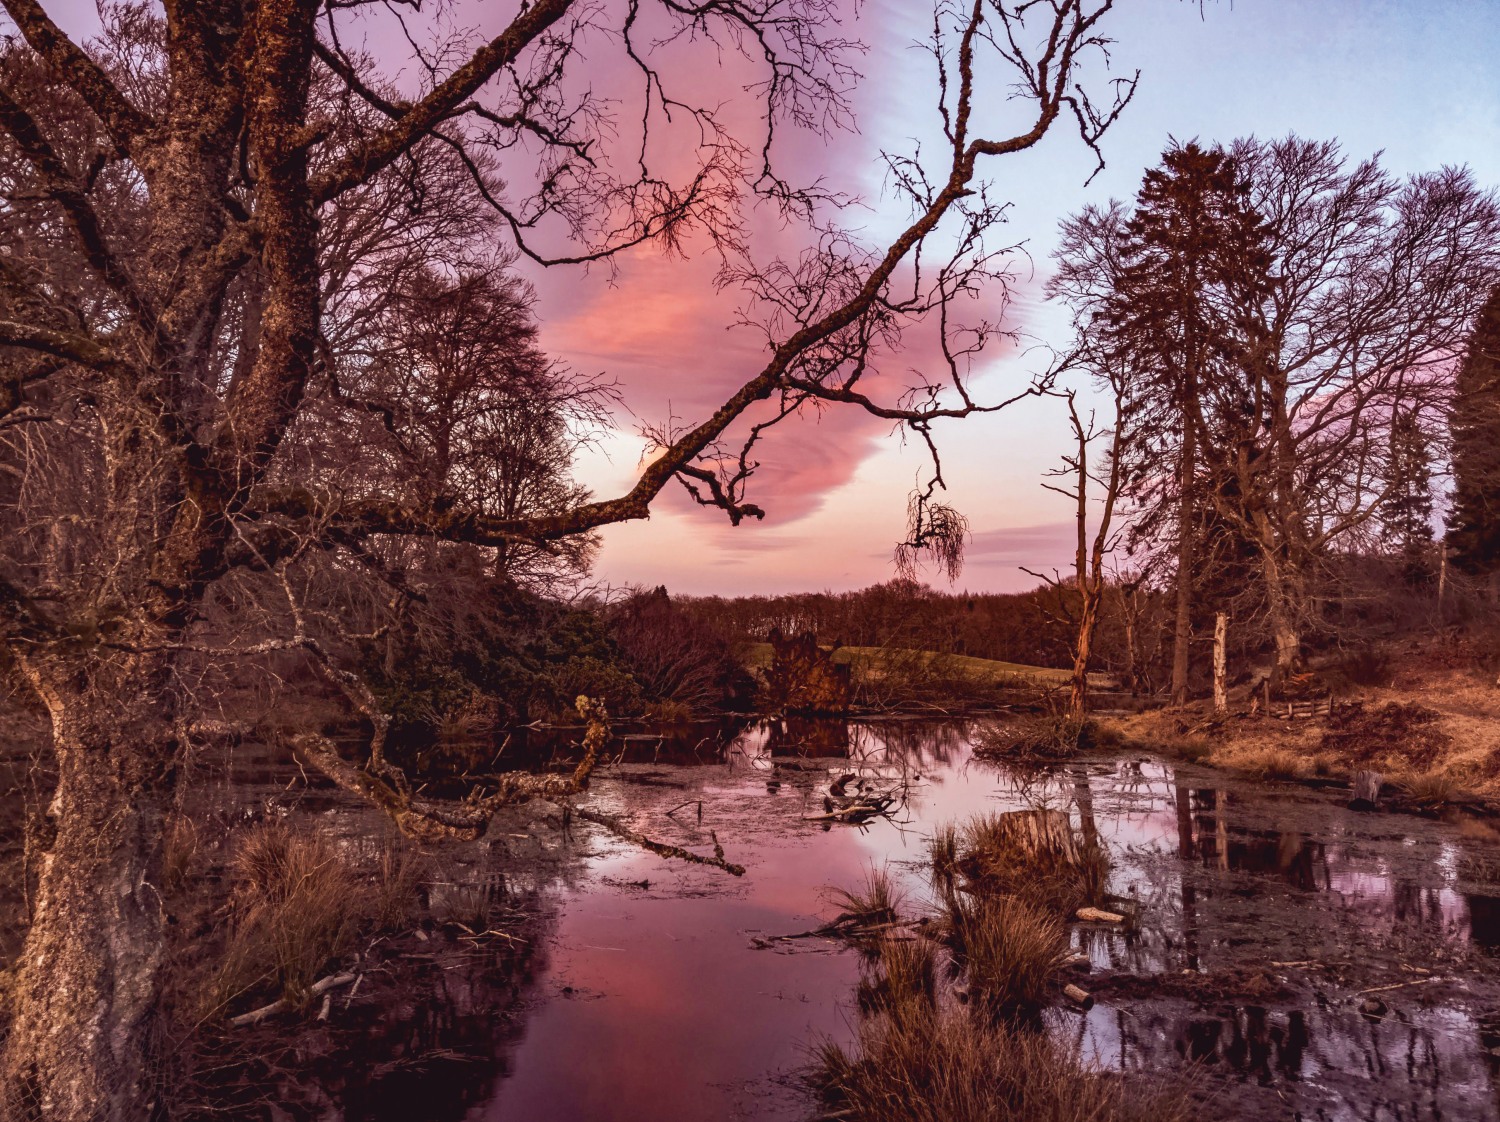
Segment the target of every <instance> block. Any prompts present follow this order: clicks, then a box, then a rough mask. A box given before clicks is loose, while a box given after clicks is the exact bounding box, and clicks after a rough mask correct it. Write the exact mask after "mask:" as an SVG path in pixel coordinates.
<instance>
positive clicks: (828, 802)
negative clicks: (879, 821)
mask: <svg viewBox="0 0 1500 1122" xmlns="http://www.w3.org/2000/svg"><path fill="white" fill-rule="evenodd" d="M895 803H896V796H895V795H894V794H889V793H888V794H883V795H873V794H871V795H859V796H857V797H855V798H852V799H850V800H849V801H848V802H847V804H846V805H843V806H840V805H838V804H837V803H835V802H834V800H833V798H832V797H829V798H826V799H824V800H823V811H824V812H823V813H822V814H811V815H808V816H807V817H806V818H805V819H803V821H805V822H847V823H852V824H855V825H857V824H859V823H861V822H868V821H869V820H870V819H872V818H878V817H880V816H881V815H882V814H885V813H886V812H887V811H888V810H890V808H891V807H892V806H894V805H895Z"/></svg>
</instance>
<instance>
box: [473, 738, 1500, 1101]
mask: <svg viewBox="0 0 1500 1122" xmlns="http://www.w3.org/2000/svg"><path fill="white" fill-rule="evenodd" d="M666 747H667V750H666V751H665V752H663V751H661V750H660V749H659V750H658V755H657V758H655V759H653V758H652V756H651V744H650V742H649V741H646V742H640V743H637V744H636V745H634V746H633V747H632V749H631V750H630V751H628V752H627V753H626V754H625V757H624V759H623V760H622V762H621V763H620V764H618V765H617V766H615V767H614V768H612V769H611V770H610V771H609V773H608V774H607V775H606V776H605V777H604V778H602V779H601V780H599V781H598V782H596V784H595V789H594V792H593V794H592V796H591V799H592V804H593V805H596V806H598V807H601V808H603V809H607V810H610V811H612V812H616V813H621V814H625V815H628V816H629V818H630V820H631V821H632V822H633V823H634V824H635V825H636V827H637V828H638V829H643V830H644V831H645V832H647V833H648V834H651V835H652V836H654V837H658V838H660V839H662V840H668V841H672V842H674V843H677V844H683V845H687V846H689V847H694V848H697V849H698V850H699V851H701V852H709V851H711V848H712V844H713V837H712V836H711V833H712V835H715V836H717V838H718V840H719V841H720V842H722V843H723V844H724V846H725V847H726V850H727V851H728V856H729V858H730V859H731V860H733V861H738V862H740V863H742V864H744V865H745V866H746V867H747V873H746V875H745V876H744V877H743V878H731V877H728V876H726V875H725V874H723V873H722V872H719V871H717V870H713V869H706V868H696V867H691V866H683V865H680V864H672V863H667V862H664V861H661V860H659V859H657V858H655V857H652V856H650V855H649V854H643V853H641V852H639V851H638V850H635V849H633V848H631V847H630V846H628V845H626V844H624V843H620V842H617V841H615V840H614V839H612V838H609V837H607V836H604V835H601V834H599V833H595V832H584V831H583V830H575V832H574V838H573V842H572V845H573V846H574V847H575V853H576V855H577V856H578V858H579V860H580V862H581V869H582V875H581V877H580V878H579V879H578V881H577V882H576V883H575V884H574V885H573V887H571V888H569V889H567V890H566V891H563V892H561V893H560V894H559V895H558V897H557V898H556V902H557V906H558V914H557V920H556V928H555V932H554V935H553V937H552V939H551V942H550V949H549V960H548V961H549V965H548V967H547V968H546V970H545V971H544V972H543V973H542V975H541V977H540V978H539V980H538V984H537V986H536V987H535V989H534V990H532V991H531V996H530V998H529V1004H530V1008H529V1011H528V1012H527V1013H526V1015H525V1016H524V1017H523V1018H521V1027H520V1029H519V1031H518V1035H517V1036H516V1038H515V1039H514V1042H513V1043H511V1044H510V1045H509V1046H508V1047H507V1049H506V1051H505V1071H504V1074H503V1075H497V1077H496V1078H495V1081H494V1088H493V1094H492V1097H491V1098H490V1099H489V1101H488V1102H487V1103H485V1104H484V1105H483V1106H482V1107H476V1108H474V1109H473V1110H471V1111H470V1113H469V1114H468V1117H469V1118H471V1119H486V1120H501V1119H504V1120H512V1119H513V1120H517V1122H519V1120H538V1122H546V1120H558V1122H561V1120H564V1119H568V1120H573V1119H597V1120H613V1122H636V1120H641V1122H644V1120H647V1119H652V1120H656V1119H682V1120H698V1119H705V1120H706V1119H726V1118H739V1119H767V1120H769V1119H788V1120H791V1119H806V1118H808V1117H809V1116H810V1115H812V1114H815V1113H816V1111H815V1110H814V1109H813V1108H812V1106H811V1104H810V1100H809V1099H808V1098H807V1096H806V1094H805V1092H804V1091H803V1090H802V1089H801V1085H800V1083H799V1082H798V1079H797V1074H798V1072H799V1070H800V1069H801V1068H803V1067H804V1066H805V1065H806V1063H807V1062H808V1059H809V1055H810V1050H811V1048H812V1047H814V1046H815V1045H816V1044H817V1043H818V1042H819V1041H820V1040H823V1039H832V1040H834V1041H836V1042H839V1043H847V1042H848V1041H849V1040H850V1039H851V1038H852V1036H853V1031H854V1025H855V1021H856V1018H857V1016H858V1014H857V1012H856V1011H855V1008H854V991H855V987H856V985H857V982H858V980H859V976H860V969H861V964H860V959H859V957H858V955H857V953H855V952H854V951H852V950H850V949H849V948H847V947H845V946H843V945H842V944H840V943H838V942H835V941H832V940H821V939H803V940H797V941H793V942H783V941H777V940H773V939H771V938H770V937H772V936H775V935H783V934H789V933H797V932H803V931H806V930H808V929H810V928H814V927H816V926H818V925H819V923H821V922H823V921H825V920H827V919H828V918H830V917H832V916H833V915H834V914H836V912H837V907H836V906H835V905H833V904H832V903H831V902H830V900H829V896H828V894H829V889H830V887H832V886H851V885H857V884H858V883H859V882H860V881H861V880H862V878H863V877H864V875H865V873H866V871H867V870H868V869H869V868H870V867H871V866H872V865H877V866H888V867H889V868H890V869H891V870H892V871H893V872H894V873H895V874H896V875H897V876H898V878H899V879H900V880H901V881H902V882H903V883H904V884H905V885H906V887H907V889H908V902H907V906H908V908H909V909H910V910H913V911H915V910H917V909H919V908H920V907H921V906H922V904H923V903H924V899H925V887H926V882H925V879H924V877H923V875H922V866H923V862H924V856H925V842H926V839H927V838H928V837H929V836H930V834H931V832H932V830H933V828H934V826H936V825H938V824H941V823H944V822H948V821H955V820H962V819H964V818H966V817H968V816H971V815H973V814H977V813H981V812H986V811H1003V810H1013V809H1023V808H1028V807H1036V806H1049V807H1052V808H1057V809H1067V810H1068V811H1069V812H1070V813H1071V815H1072V816H1073V819H1074V821H1075V822H1076V823H1077V824H1079V825H1080V826H1083V825H1085V820H1087V821H1088V822H1091V823H1092V826H1093V828H1094V829H1096V830H1097V831H1098V833H1099V835H1100V837H1101V838H1103V839H1104V841H1105V842H1106V843H1107V844H1108V846H1109V848H1110V851H1111V854H1112V857H1113V860H1114V871H1113V874H1112V878H1111V888H1112V890H1113V891H1115V892H1117V893H1119V894H1121V895H1122V896H1126V897H1134V898H1135V899H1136V900H1137V901H1139V904H1138V910H1139V914H1140V917H1141V920H1140V924H1139V926H1138V927H1137V928H1135V929H1134V930H1131V931H1117V930H1114V929H1112V928H1110V927H1108V926H1097V925H1088V926H1085V925H1079V926H1077V927H1075V929H1074V933H1073V940H1074V943H1075V945H1076V946H1077V947H1078V949H1080V950H1082V951H1083V952H1085V953H1086V954H1087V955H1088V957H1089V959H1090V969H1089V970H1088V972H1087V973H1086V974H1084V973H1080V974H1078V975H1077V976H1075V977H1074V978H1073V979H1072V980H1074V981H1076V982H1078V983H1079V984H1081V985H1083V986H1084V987H1086V988H1089V989H1091V990H1092V991H1093V992H1094V993H1095V994H1096V996H1097V997H1098V999H1099V1000H1098V1003H1097V1004H1096V1005H1095V1006H1094V1008H1093V1009H1092V1010H1091V1011H1089V1012H1088V1013H1087V1014H1080V1013H1073V1012H1062V1011H1060V1010H1059V1011H1058V1012H1056V1013H1054V1014H1053V1015H1052V1017H1051V1020H1050V1024H1051V1031H1054V1032H1057V1033H1059V1034H1061V1035H1063V1036H1064V1037H1066V1038H1068V1039H1070V1040H1073V1041H1076V1042H1077V1043H1078V1045H1079V1047H1080V1048H1081V1049H1082V1051H1083V1053H1084V1054H1085V1056H1086V1057H1087V1058H1088V1059H1089V1060H1090V1061H1091V1062H1093V1063H1096V1064H1098V1065H1100V1066H1103V1067H1107V1068H1111V1069H1117V1070H1124V1071H1127V1072H1145V1073H1153V1072H1162V1071H1191V1073H1192V1075H1191V1078H1192V1079H1193V1081H1194V1085H1195V1088H1196V1094H1197V1096H1198V1097H1199V1099H1200V1100H1202V1110H1201V1116H1202V1117H1206V1118H1236V1119H1240V1118H1243V1119H1309V1120H1311V1119H1318V1120H1328V1122H1333V1120H1345V1119H1349V1120H1353V1119H1363V1120H1370V1122H1376V1120H1381V1122H1384V1120H1392V1122H1395V1120H1401V1122H1406V1120H1416V1119H1434V1120H1436V1119H1459V1118H1462V1119H1483V1118H1500V1090H1497V1086H1500V1085H1497V1082H1496V1078H1497V1073H1500V1060H1497V1058H1496V1056H1497V1054H1500V958H1497V957H1496V955H1497V954H1500V840H1497V839H1500V833H1497V832H1496V831H1493V830H1491V829H1490V828H1489V827H1488V825H1486V824H1485V823H1482V822H1475V821H1468V822H1465V821H1463V820H1452V821H1440V820H1434V819H1424V818H1418V817H1413V816H1408V815H1386V814H1361V813H1357V812H1353V811H1349V810H1346V809H1345V808H1344V807H1343V806H1342V805H1341V802H1340V800H1339V799H1338V797H1337V796H1336V794H1328V793H1319V792H1312V791H1308V790H1306V789H1304V788H1301V787H1297V786H1292V785H1281V784H1255V783H1250V782H1245V781H1241V780H1238V779H1235V778H1232V777H1230V776H1227V775H1225V774H1223V773H1219V772H1215V771H1211V770H1208V769H1204V768H1199V767H1193V766H1184V765H1178V764H1175V763H1171V762H1167V761H1164V760H1161V759H1157V758H1155V757H1153V756H1150V755H1145V754H1136V755H1130V756H1126V757H1111V758H1095V759H1086V760H1081V761H1078V762H1076V763H1073V764H1070V765H1067V766H1065V767H1062V768H1060V769H1057V770H1055V771H1054V772H1052V773H1051V774H1044V775H1037V774H1035V773H1030V774H1026V775H1022V774H1018V773H1015V772H1010V771H1007V770H1006V769H1004V768H997V767H995V766H993V765H990V764H983V763H979V762H976V761H973V760H971V759H970V755H969V748H968V743H967V740H966V738H965V735H964V731H963V728H962V727H961V726H956V725H939V724H934V723H931V722H888V723H868V724H852V725H849V726H838V729H837V733H836V734H835V733H833V732H831V731H830V729H829V728H827V727H824V728H820V729H818V730H816V732H812V731H811V730H809V734H808V735H807V736H805V737H799V736H798V735H796V733H795V732H794V733H792V734H791V735H788V733H787V730H783V729H777V730H775V735H773V736H768V733H767V732H766V731H765V730H756V729H749V730H746V731H745V732H743V733H742V734H740V735H739V736H738V737H736V738H734V739H732V740H730V741H729V742H728V743H727V744H725V745H723V746H722V747H717V746H709V745H700V746H699V747H700V751H702V752H704V753H705V754H706V757H707V758H698V759H696V760H694V759H693V758H692V757H691V754H689V755H688V756H687V757H686V758H685V757H684V755H683V753H682V752H681V750H680V748H679V750H678V751H675V752H674V751H672V750H670V744H668V745H667V746H666ZM799 747H800V748H802V749H804V751H799ZM664 759H671V760H673V761H674V762H671V763H666V762H663V760H664ZM850 773H854V774H857V775H860V776H862V777H864V778H866V779H867V780H868V781H869V782H870V783H871V784H872V785H873V786H876V787H878V788H880V789H889V788H891V787H893V786H895V785H898V784H899V785H901V786H902V788H903V790H904V791H905V799H904V802H903V803H902V805H901V807H900V809H899V811H898V812H897V813H895V814H894V815H893V816H892V817H891V818H890V819H880V820H876V821H873V822H871V823H869V824H867V825H865V826H862V827H853V826H844V825H829V824H826V823H821V822H816V821H809V819H810V818H812V817H813V816H815V815H817V814H819V813H821V812H822V811H823V801H822V800H823V796H824V793H825V792H826V790H827V787H828V784H829V782H830V780H831V779H834V778H837V777H839V776H842V775H846V774H850ZM1126 910H1132V909H1130V908H1127V909H1126Z"/></svg>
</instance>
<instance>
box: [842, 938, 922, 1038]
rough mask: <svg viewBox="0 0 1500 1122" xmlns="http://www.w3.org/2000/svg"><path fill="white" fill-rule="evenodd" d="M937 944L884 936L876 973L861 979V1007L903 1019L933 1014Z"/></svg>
mask: <svg viewBox="0 0 1500 1122" xmlns="http://www.w3.org/2000/svg"><path fill="white" fill-rule="evenodd" d="M937 975H938V971H937V947H936V944H934V943H933V942H932V941H931V940H928V939H885V940H882V942H881V944H880V947H879V950H878V951H877V958H876V969H875V973H874V976H873V977H871V978H866V979H865V980H863V981H861V982H860V986H859V993H858V998H859V1008H860V1010H861V1011H862V1012H864V1013H867V1014H869V1013H877V1012H878V1013H884V1014H886V1015H887V1016H890V1017H893V1018H896V1019H898V1020H903V1019H907V1018H911V1017H920V1016H926V1015H928V1014H930V1013H931V1012H932V1010H933V1007H934V1006H935V1004H936V1002H937Z"/></svg>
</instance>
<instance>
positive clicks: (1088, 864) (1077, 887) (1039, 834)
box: [956, 810, 1110, 916]
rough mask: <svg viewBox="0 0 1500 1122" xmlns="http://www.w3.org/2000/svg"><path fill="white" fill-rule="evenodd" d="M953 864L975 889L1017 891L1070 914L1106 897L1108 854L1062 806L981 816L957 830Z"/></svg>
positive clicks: (1005, 893) (1053, 911) (1047, 909)
mask: <svg viewBox="0 0 1500 1122" xmlns="http://www.w3.org/2000/svg"><path fill="white" fill-rule="evenodd" d="M958 847H959V854H960V855H959V858H958V861H957V863H956V864H957V868H958V869H959V871H960V872H961V873H962V874H963V875H964V876H965V877H966V878H967V879H968V881H969V883H970V885H971V886H972V887H973V888H974V889H975V891H976V892H979V893H988V894H991V895H998V896H1016V897H1019V898H1021V899H1023V900H1026V901H1027V902H1029V903H1031V904H1034V905H1035V906H1037V907H1039V908H1040V909H1042V910H1043V911H1045V912H1048V913H1051V914H1053V915H1058V916H1070V915H1072V914H1073V912H1075V911H1077V910H1078V909H1079V908H1082V907H1086V906H1093V907H1098V906H1100V905H1102V904H1103V903H1104V902H1105V892H1106V888H1107V884H1108V881H1109V869H1110V861H1109V853H1108V852H1107V851H1106V850H1105V848H1104V846H1103V845H1102V844H1100V842H1099V841H1098V839H1097V838H1095V839H1092V840H1090V838H1089V837H1087V836H1086V835H1085V834H1084V833H1083V832H1082V831H1080V830H1077V829H1075V828H1074V827H1073V825H1072V824H1071V822H1070V821H1069V820H1068V816H1067V814H1066V813H1065V812H1063V811H1055V810H1029V811H1013V812H1010V813H1007V814H988V815H980V816H978V817H976V818H973V819H971V820H970V821H969V822H968V823H966V824H965V825H964V826H963V827H962V828H961V829H960V831H959V838H958Z"/></svg>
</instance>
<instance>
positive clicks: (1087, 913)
mask: <svg viewBox="0 0 1500 1122" xmlns="http://www.w3.org/2000/svg"><path fill="white" fill-rule="evenodd" d="M1073 914H1074V915H1075V916H1077V917H1078V918H1079V919H1081V920H1086V921H1088V922H1090V923H1124V922H1125V917H1124V916H1122V915H1120V914H1119V913H1118V912H1104V911H1100V910H1099V909H1098V908H1079V909H1078V910H1077V911H1076V912H1074V913H1073Z"/></svg>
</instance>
